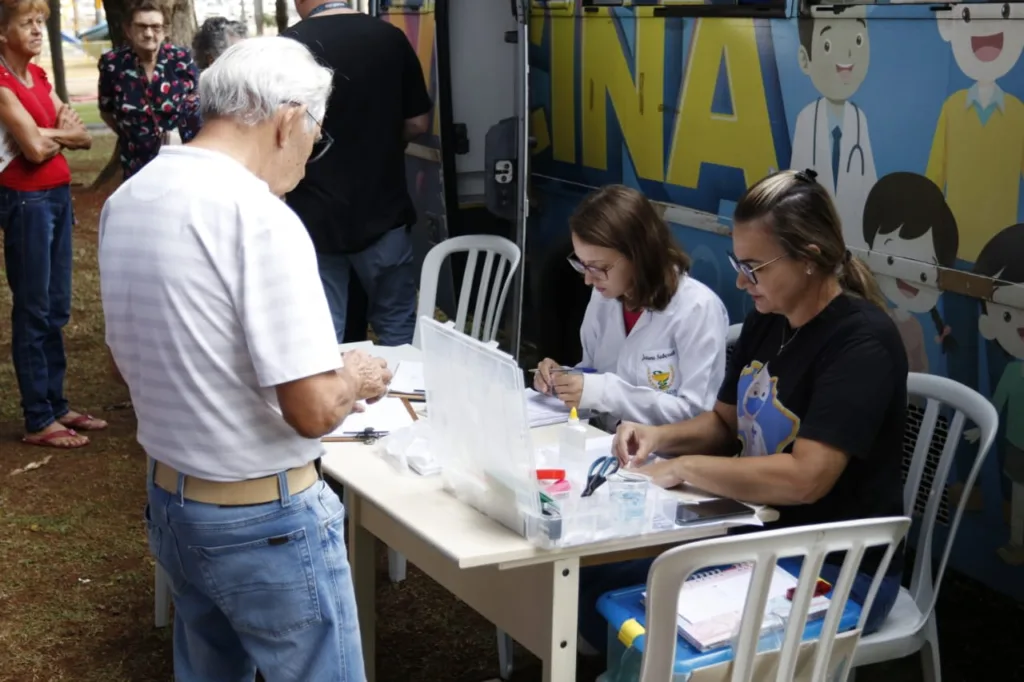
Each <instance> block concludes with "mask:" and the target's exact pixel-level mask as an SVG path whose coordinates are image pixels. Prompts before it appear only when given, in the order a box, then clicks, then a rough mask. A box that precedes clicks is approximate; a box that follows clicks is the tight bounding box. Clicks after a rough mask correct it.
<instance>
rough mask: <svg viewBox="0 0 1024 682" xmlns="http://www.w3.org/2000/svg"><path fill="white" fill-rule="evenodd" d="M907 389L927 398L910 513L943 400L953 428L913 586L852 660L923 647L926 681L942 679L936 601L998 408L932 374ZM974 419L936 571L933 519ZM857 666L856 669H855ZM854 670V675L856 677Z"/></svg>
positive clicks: (923, 529)
mask: <svg viewBox="0 0 1024 682" xmlns="http://www.w3.org/2000/svg"><path fill="white" fill-rule="evenodd" d="M907 393H908V394H909V396H910V397H911V398H914V397H917V398H924V399H926V400H927V404H926V407H925V410H924V418H923V419H922V422H921V430H920V431H919V433H918V436H917V442H916V443H915V445H914V455H913V459H912V461H911V464H910V471H909V472H908V473H907V480H906V483H904V485H903V511H904V513H905V514H906V515H907V516H913V514H914V502H915V501H916V500H917V499H918V495H919V493H920V492H921V488H922V487H923V482H922V475H923V474H924V471H925V463H926V461H927V457H928V451H929V449H930V448H931V447H932V438H933V436H934V433H935V425H936V423H937V421H938V419H939V411H940V408H941V407H942V406H943V405H945V406H946V407H948V408H952V409H953V410H954V411H955V412H954V414H953V416H952V418H951V419H950V420H949V432H948V433H947V435H946V443H945V446H944V447H943V448H942V454H941V456H940V458H939V462H938V466H937V467H936V471H935V475H934V478H933V479H932V487H931V489H930V490H928V498H927V499H928V501H927V503H926V504H925V509H924V513H923V514H922V515H921V526H920V528H919V532H918V535H917V551H916V552H915V556H914V568H913V574H912V575H911V580H910V589H909V590H907V589H906V588H900V594H899V596H898V597H897V598H896V604H895V606H893V609H892V612H891V613H890V614H889V617H888V618H887V619H886V621H885V623H884V624H883V625H882V627H881V628H880V629H879V630H878V631H877V632H875V633H873V634H872V635H870V636H868V637H864V638H863V639H861V641H860V643H859V644H858V646H857V653H856V656H855V658H854V661H853V665H854V667H855V668H856V667H859V666H862V665H869V664H872V663H880V662H882V661H890V660H893V659H896V658H903V657H904V656H909V655H911V654H914V653H917V652H919V651H920V652H921V665H922V668H923V672H924V681H925V682H940V680H941V679H942V669H941V665H940V660H939V632H938V628H937V627H936V622H935V601H936V599H938V596H939V587H940V586H941V584H942V577H943V575H944V574H945V572H946V564H947V563H948V561H949V554H950V551H951V550H952V549H953V541H954V540H955V539H956V531H957V528H958V527H959V526H960V518H961V517H962V516H963V512H964V505H965V504H966V503H967V496H968V493H969V492H970V491H971V488H972V487H973V486H974V481H975V479H977V477H978V473H979V472H980V471H981V466H982V464H983V463H984V462H985V457H986V456H987V455H988V452H989V450H990V449H991V448H992V444H993V442H995V439H996V431H998V429H999V414H998V413H997V412H996V409H995V408H994V407H993V406H992V403H990V402H989V401H988V400H986V399H985V397H984V396H982V395H981V394H980V393H978V392H977V391H975V390H973V389H971V388H969V387H967V386H964V385H963V384H961V383H959V382H957V381H953V380H952V379H947V378H945V377H940V376H935V375H932V374H918V373H913V372H912V373H911V374H910V375H909V376H908V379H907ZM965 420H967V421H971V422H973V423H974V424H975V425H976V426H977V428H978V431H979V434H980V435H979V438H978V454H977V455H976V456H975V458H974V466H972V467H971V472H970V474H969V475H968V477H967V481H965V483H964V494H963V495H962V496H961V497H960V501H959V503H957V505H956V511H955V512H954V513H953V517H952V519H951V521H950V523H949V530H948V533H947V535H946V542H945V547H943V549H942V556H941V559H940V560H939V569H938V571H937V572H935V573H934V574H933V572H932V565H933V564H932V536H933V534H934V531H935V519H936V516H937V515H938V511H939V503H940V502H941V501H942V489H943V488H944V487H945V485H946V478H947V477H948V475H949V469H950V467H951V466H952V465H953V458H954V457H955V456H956V450H957V446H958V445H959V443H960V438H961V435H962V433H963V428H964V421H965ZM854 672H855V671H854ZM854 672H851V675H850V679H851V680H852V679H853V677H854Z"/></svg>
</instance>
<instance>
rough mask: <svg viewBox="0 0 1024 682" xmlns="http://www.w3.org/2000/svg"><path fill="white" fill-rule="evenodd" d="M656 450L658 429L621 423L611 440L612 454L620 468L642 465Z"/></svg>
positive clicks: (632, 423)
mask: <svg viewBox="0 0 1024 682" xmlns="http://www.w3.org/2000/svg"><path fill="white" fill-rule="evenodd" d="M657 449H658V427H656V426H647V425H645V424H637V423H635V422H622V423H621V424H619V428H617V429H616V430H615V437H614V438H613V439H612V453H614V455H615V456H616V457H617V458H618V460H619V464H621V465H622V466H626V467H628V466H634V465H637V464H643V463H644V462H645V461H646V460H647V458H648V457H650V456H651V455H652V454H654V452H655V451H656V450H657Z"/></svg>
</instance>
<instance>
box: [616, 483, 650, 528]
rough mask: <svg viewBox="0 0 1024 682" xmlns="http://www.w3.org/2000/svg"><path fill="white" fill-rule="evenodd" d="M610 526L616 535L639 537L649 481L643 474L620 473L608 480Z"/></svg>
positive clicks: (644, 518) (645, 509) (645, 508)
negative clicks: (610, 513)
mask: <svg viewBox="0 0 1024 682" xmlns="http://www.w3.org/2000/svg"><path fill="white" fill-rule="evenodd" d="M607 485H608V497H609V498H610V500H611V507H612V524H613V526H614V529H615V534H616V535H639V534H640V533H642V532H643V531H644V525H645V522H646V520H647V490H648V488H650V486H651V479H650V478H648V477H647V476H644V475H643V474H636V473H631V472H625V471H620V472H618V473H617V474H615V475H613V476H611V477H609V478H608V483H607Z"/></svg>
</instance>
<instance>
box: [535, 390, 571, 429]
mask: <svg viewBox="0 0 1024 682" xmlns="http://www.w3.org/2000/svg"><path fill="white" fill-rule="evenodd" d="M579 417H580V418H581V419H583V418H584V415H582V414H581V415H579ZM568 418H569V408H568V407H566V406H565V403H563V402H562V401H561V400H559V399H558V398H556V397H555V396H553V395H544V394H543V393H538V392H537V391H535V390H533V389H532V388H528V389H526V419H527V420H528V421H529V423H530V428H533V427H536V426H547V425H549V424H561V423H563V422H565V420H567V419H568Z"/></svg>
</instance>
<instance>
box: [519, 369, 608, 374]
mask: <svg viewBox="0 0 1024 682" xmlns="http://www.w3.org/2000/svg"><path fill="white" fill-rule="evenodd" d="M538 371H540V370H539V369H537V368H534V369H531V370H530V372H531V373H533V374H536V373H537V372H538ZM551 371H552V372H559V373H564V374H597V373H598V372H597V370H596V369H594V368H593V367H558V368H556V369H553V370H551Z"/></svg>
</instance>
